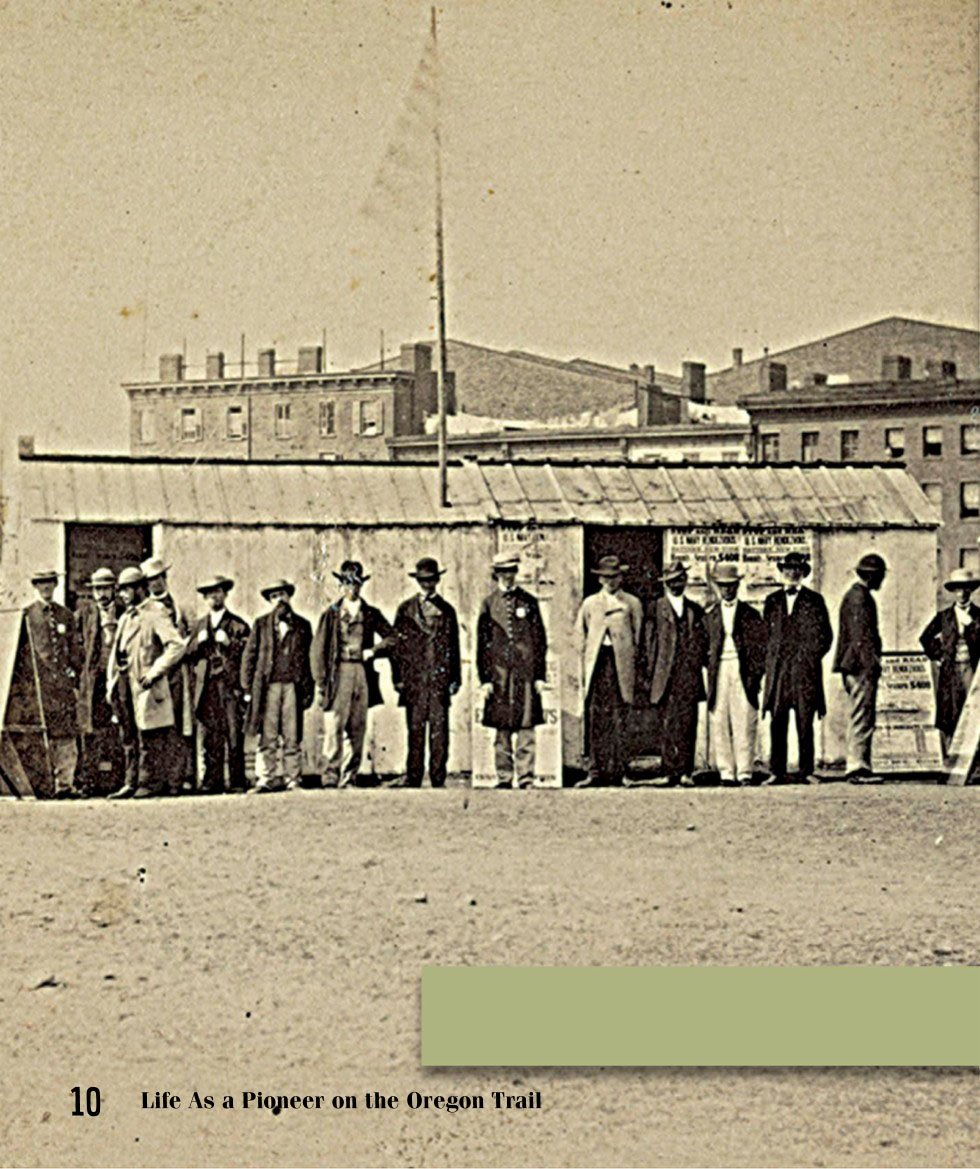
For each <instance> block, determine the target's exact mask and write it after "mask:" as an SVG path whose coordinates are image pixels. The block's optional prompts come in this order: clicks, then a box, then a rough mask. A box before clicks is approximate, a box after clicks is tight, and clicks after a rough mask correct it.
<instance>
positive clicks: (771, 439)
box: [759, 434, 779, 463]
mask: <svg viewBox="0 0 980 1169" xmlns="http://www.w3.org/2000/svg"><path fill="white" fill-rule="evenodd" d="M759 441H760V443H761V444H762V446H761V449H760V455H761V459H762V462H763V463H778V462H779V435H778V434H760V435H759Z"/></svg>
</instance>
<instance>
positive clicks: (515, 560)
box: [492, 552, 521, 573]
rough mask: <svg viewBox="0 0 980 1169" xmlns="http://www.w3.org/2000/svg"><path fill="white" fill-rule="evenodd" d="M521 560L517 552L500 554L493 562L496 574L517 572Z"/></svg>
mask: <svg viewBox="0 0 980 1169" xmlns="http://www.w3.org/2000/svg"><path fill="white" fill-rule="evenodd" d="M520 563H521V559H520V556H518V554H517V553H516V552H498V553H497V554H496V556H494V558H493V561H492V568H493V571H494V573H498V572H517V569H518V567H519V566H520Z"/></svg>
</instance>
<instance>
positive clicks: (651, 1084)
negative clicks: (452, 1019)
mask: <svg viewBox="0 0 980 1169" xmlns="http://www.w3.org/2000/svg"><path fill="white" fill-rule="evenodd" d="M0 816H2V818H3V821H4V830H3V839H4V848H3V854H2V858H0V869H2V873H3V888H4V901H3V909H2V914H3V919H2V920H3V929H2V934H0V942H2V952H3V975H4V976H3V981H2V985H0V1017H2V1018H3V1020H4V1027H3V1034H2V1040H0V1109H2V1111H0V1162H2V1163H3V1164H6V1165H9V1164H25V1165H68V1164H77V1165H95V1164H106V1165H129V1164H143V1165H167V1164H173V1165H185V1164H205V1165H210V1164H216V1165H221V1164H224V1165H248V1164H261V1163H267V1164H273V1165H278V1164H297V1165H309V1164H316V1163H322V1164H328V1165H334V1164H337V1165H341V1164H372V1165H373V1164H378V1165H384V1164H393V1165H398V1164H408V1165H452V1164H458V1165H506V1164H515V1165H523V1164H535V1163H544V1164H569V1165H601V1164H606V1163H612V1164H616V1163H622V1164H627V1165H644V1164H678V1165H687V1164H695V1165H696V1164H705V1165H712V1164H730V1165H741V1164H763V1165H768V1164H791V1165H797V1164H800V1165H823V1164H839V1165H913V1164H930V1165H968V1164H976V1163H977V1160H978V1157H980V1119H978V1117H980V1092H978V1088H980V1077H978V1076H977V1074H976V1073H975V1072H973V1071H969V1070H964V1069H949V1070H929V1069H923V1070H920V1069H884V1070H863V1069H850V1070H845V1071H837V1070H834V1069H820V1070H792V1069H788V1070H787V1069H775V1070H748V1071H739V1070H709V1071H698V1070H693V1069H686V1070H659V1069H650V1070H617V1071H611V1072H607V1071H604V1070H601V1069H590V1070H574V1069H571V1070H562V1071H534V1070H530V1071H525V1070H518V1071H514V1070H501V1071H500V1072H493V1071H482V1070H481V1071H445V1072H442V1071H440V1072H438V1073H432V1072H423V1071H422V1070H420V1068H419V1066H418V1050H419V1048H418V1042H419V1041H418V985H419V971H420V968H421V967H422V965H424V964H427V963H453V964H459V963H471V964H491V963H495V964H583V965H591V964H595V965H602V964H628V965H640V964H656V963H668V964H678V965H682V964H695V963H719V964H729V965H736V964H803V965H806V964H849V963H855V964H864V963H878V964H914V965H929V964H934V963H941V962H954V963H978V962H980V928H978V924H980V921H978V919H980V914H978V911H977V906H976V889H977V887H978V878H980V792H978V791H977V790H976V789H975V788H974V789H952V788H944V787H935V786H926V785H915V784H910V785H906V786H905V787H898V786H895V785H886V786H884V787H880V788H863V789H859V788H854V787H850V786H847V785H844V784H833V785H826V786H824V787H821V788H817V789H814V788H809V787H807V788H795V787H793V788H784V789H767V790H737V791H720V790H703V791H702V790H698V791H693V792H687V791H682V790H677V791H625V792H623V791H592V792H547V791H540V792H526V793H517V792H513V793H511V792H492V791H491V792H469V791H465V790H463V789H459V788H456V789H448V790H446V791H443V792H430V791H423V792H419V793H416V792H384V791H346V792H345V791H342V792H305V791H304V792H296V793H293V794H290V795H282V796H270V797H265V798H252V797H231V796H229V797H218V798H213V799H209V800H205V799H197V800H195V799H186V798H185V799H182V800H173V801H171V800H166V801H146V802H144V803H141V804H133V803H124V804H118V803H117V804H107V803H105V802H87V803H81V804H73V805H65V804H42V803H33V802H24V803H17V802H15V801H13V800H4V801H2V803H0ZM423 891H424V892H425V894H426V895H427V900H426V901H424V902H421V901H417V900H416V896H417V895H418V894H420V893H421V892H423ZM474 900H475V902H476V904H475V905H472V904H470V902H471V901H474ZM49 982H50V983H54V984H55V985H42V984H45V983H49ZM806 1006H807V1004H806V1003H801V1004H800V1009H801V1010H806ZM473 1009H474V1010H479V1003H474V1004H473ZM896 1025H901V1021H900V1020H898V1021H896ZM75 1085H80V1086H81V1087H82V1088H83V1090H84V1088H85V1087H87V1086H89V1085H95V1086H98V1087H99V1088H100V1090H101V1095H102V1111H101V1115H100V1116H99V1117H97V1118H94V1119H90V1118H87V1117H71V1116H70V1111H71V1107H72V1100H71V1097H70V1090H71V1089H72V1088H73V1087H74V1086H75ZM413 1089H416V1090H418V1091H421V1092H428V1093H452V1092H455V1093H463V1092H469V1093H473V1092H485V1093H489V1092H490V1091H492V1090H494V1089H509V1090H511V1091H520V1090H522V1089H523V1090H540V1092H541V1093H542V1104H543V1107H542V1109H541V1111H540V1112H528V1113H513V1112H511V1113H506V1112H498V1111H494V1110H493V1109H487V1110H485V1111H483V1112H482V1113H481V1112H471V1113H463V1112H460V1113H457V1114H455V1115H451V1114H448V1113H446V1112H444V1111H417V1112H411V1111H408V1110H407V1109H405V1108H400V1109H399V1110H398V1111H395V1112H376V1111H368V1110H366V1109H365V1108H364V1107H363V1096H364V1093H365V1092H368V1091H374V1090H377V1091H381V1092H384V1093H385V1094H389V1095H390V1094H392V1093H397V1094H398V1095H399V1096H401V1097H402V1098H404V1097H405V1096H406V1095H407V1094H408V1093H409V1092H410V1091H411V1090H413ZM195 1090H196V1091H198V1092H200V1093H202V1094H211V1095H212V1096H214V1097H215V1100H216V1103H217V1105H218V1107H216V1108H215V1109H214V1110H213V1111H212V1110H189V1109H187V1108H185V1107H182V1108H180V1109H179V1110H174V1111H167V1110H156V1109H154V1110H143V1109H141V1107H140V1097H141V1093H142V1092H144V1091H148V1092H150V1093H151V1094H152V1093H154V1092H157V1091H161V1092H162V1091H170V1092H172V1093H173V1092H175V1093H177V1094H178V1095H180V1096H181V1097H182V1100H183V1101H187V1100H189V1098H190V1095H191V1093H192V1092H193V1091H195ZM246 1091H257V1092H262V1093H273V1094H288V1093H299V1094H308V1093H321V1094H325V1095H326V1097H327V1102H328V1103H329V1100H330V1097H331V1096H333V1095H336V1094H351V1095H357V1096H358V1097H359V1098H360V1101H359V1102H360V1105H361V1106H360V1107H359V1108H357V1110H356V1111H350V1112H340V1111H334V1110H333V1109H330V1108H329V1107H328V1108H327V1109H324V1110H320V1111H315V1110H311V1111H284V1112H281V1113H279V1114H278V1115H277V1114H274V1113H273V1112H272V1111H270V1110H260V1111H256V1110H252V1109H250V1110H248V1111H243V1110H242V1109H241V1108H240V1106H239V1107H236V1109H235V1110H233V1111H223V1110H221V1108H220V1097H221V1096H222V1095H223V1094H224V1093H231V1094H233V1095H234V1096H235V1097H236V1103H237V1102H239V1101H240V1099H241V1094H242V1093H243V1092H246Z"/></svg>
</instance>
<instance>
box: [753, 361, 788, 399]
mask: <svg viewBox="0 0 980 1169" xmlns="http://www.w3.org/2000/svg"><path fill="white" fill-rule="evenodd" d="M786 384H787V371H786V366H785V365H784V364H783V363H782V362H781V361H769V360H768V358H767V359H765V360H764V361H763V362H762V365H761V366H760V367H759V392H760V393H761V394H781V393H783V392H784V391H785V389H786Z"/></svg>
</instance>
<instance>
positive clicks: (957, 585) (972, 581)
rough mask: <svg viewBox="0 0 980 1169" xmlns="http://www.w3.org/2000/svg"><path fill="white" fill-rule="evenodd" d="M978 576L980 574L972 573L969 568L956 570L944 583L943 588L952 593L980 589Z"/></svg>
mask: <svg viewBox="0 0 980 1169" xmlns="http://www.w3.org/2000/svg"><path fill="white" fill-rule="evenodd" d="M978 575H980V574H977V573H975V572H971V571H970V569H969V568H954V569H953V571H952V572H951V573H950V574H949V577H948V578H947V579H946V580H945V581H944V582H943V588H944V589H946V591H947V592H950V593H951V592H952V591H953V590H954V589H962V588H971V589H975V588H980V579H978Z"/></svg>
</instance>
